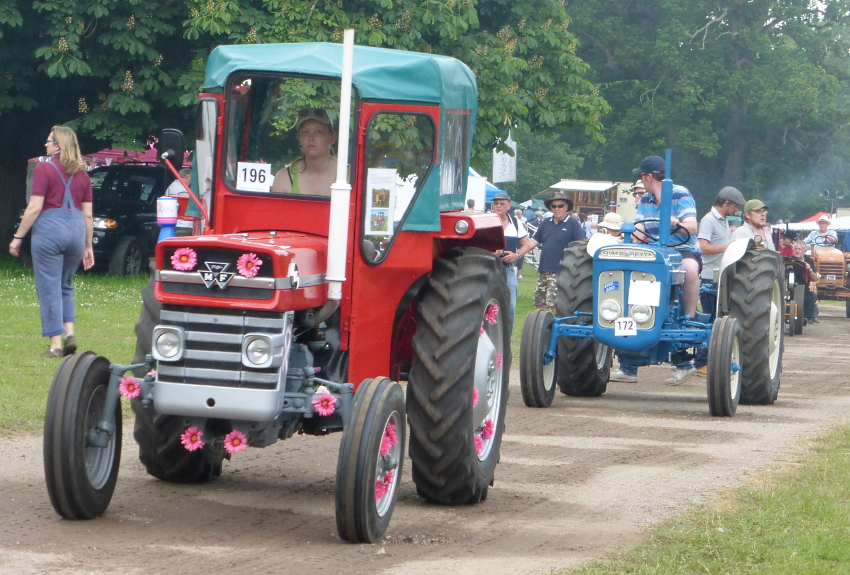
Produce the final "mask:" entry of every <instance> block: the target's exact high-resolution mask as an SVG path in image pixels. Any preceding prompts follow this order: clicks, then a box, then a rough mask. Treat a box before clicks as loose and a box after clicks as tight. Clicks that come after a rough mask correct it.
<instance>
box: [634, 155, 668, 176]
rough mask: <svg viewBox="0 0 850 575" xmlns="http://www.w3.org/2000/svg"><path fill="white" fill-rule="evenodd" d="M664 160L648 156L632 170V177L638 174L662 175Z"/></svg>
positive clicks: (659, 157)
mask: <svg viewBox="0 0 850 575" xmlns="http://www.w3.org/2000/svg"><path fill="white" fill-rule="evenodd" d="M664 167H665V164H664V158H662V157H661V156H648V157H646V158H644V159H643V161H642V162H641V163H640V167H639V168H635V169H634V170H632V175H635V176H637V175H639V174H659V175H663V174H664Z"/></svg>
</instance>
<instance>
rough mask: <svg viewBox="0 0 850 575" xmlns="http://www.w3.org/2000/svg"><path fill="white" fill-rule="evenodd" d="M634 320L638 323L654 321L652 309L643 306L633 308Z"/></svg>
mask: <svg viewBox="0 0 850 575" xmlns="http://www.w3.org/2000/svg"><path fill="white" fill-rule="evenodd" d="M632 319H633V320H635V322H637V323H646V322H648V321H649V320H651V319H652V307H651V306H648V305H642V304H641V305H636V306H634V307H632Z"/></svg>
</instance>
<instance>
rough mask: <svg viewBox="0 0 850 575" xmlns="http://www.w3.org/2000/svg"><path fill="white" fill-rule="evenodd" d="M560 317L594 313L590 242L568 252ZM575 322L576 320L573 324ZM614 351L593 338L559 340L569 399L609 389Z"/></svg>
mask: <svg viewBox="0 0 850 575" xmlns="http://www.w3.org/2000/svg"><path fill="white" fill-rule="evenodd" d="M555 311H556V313H557V316H558V317H569V316H572V315H573V314H574V313H575V312H577V311H581V312H589V313H593V311H594V310H593V258H591V257H590V255H589V254H588V253H587V241H586V240H585V241H578V242H573V243H571V244H570V245H569V247H568V248H567V249H566V250H564V257H563V258H561V271H560V272H559V273H558V294H557V296H556V297H555ZM571 321H572V320H571ZM613 357H614V351H613V350H612V349H611V348H610V347H609V346H607V345H602V344H601V343H599V342H598V341H597V340H595V339H593V338H590V337H588V338H584V339H578V338H574V337H560V338H558V360H557V369H556V373H557V377H558V387H559V388H560V389H561V392H562V393H564V394H566V395H574V396H579V397H598V396H600V395H602V394H603V393H605V390H606V389H608V378H609V376H610V375H611V362H612V359H613Z"/></svg>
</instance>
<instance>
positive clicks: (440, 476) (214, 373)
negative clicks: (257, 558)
mask: <svg viewBox="0 0 850 575" xmlns="http://www.w3.org/2000/svg"><path fill="white" fill-rule="evenodd" d="M476 102H477V92H476V84H475V79H474V76H473V74H472V73H471V71H470V70H469V68H467V67H466V66H465V65H464V64H462V63H461V62H459V61H457V60H455V59H453V58H448V57H442V56H435V55H428V54H418V53H412V52H402V51H394V50H387V49H379V48H367V47H353V42H351V43H348V44H346V46H345V48H344V47H343V45H338V44H324V43H308V44H287V45H270V44H266V45H246V46H222V47H219V48H216V49H215V50H214V51H213V52H212V54H211V55H210V58H209V63H208V66H207V72H206V81H205V84H204V89H203V93H201V95H200V98H199V110H198V123H197V134H196V137H197V142H196V145H195V156H194V160H193V164H192V169H193V178H192V190H191V191H192V193H193V194H194V195H195V196H196V198H197V201H198V202H199V212H200V213H199V215H198V218H199V227H200V228H201V230H202V232H201V233H200V234H199V235H196V236H191V237H176V238H170V239H165V240H163V241H161V242H160V243H159V244H158V245H157V248H156V269H155V271H154V273H153V277H152V280H151V284H150V285H149V287H148V289H147V290H145V292H144V293H143V301H144V306H143V310H142V314H141V318H140V320H139V323H138V324H137V326H136V333H137V336H138V340H137V357H136V358H135V360H134V363H133V364H132V365H110V364H109V362H108V361H107V360H106V359H104V358H102V357H100V356H97V355H95V354H93V353H91V352H82V353H78V354H76V355H74V356H71V357H69V358H66V359H65V360H64V361H63V363H62V364H61V366H60V367H59V369H58V371H57V373H56V376H55V378H54V382H53V387H52V389H51V393H50V400H49V405H48V412H47V418H46V425H45V470H46V476H47V484H48V489H49V492H50V497H51V501H52V503H53V505H54V508H55V509H56V511H57V512H58V513H59V514H60V515H62V516H64V517H67V518H72V519H82V518H91V517H95V516H98V515H100V514H101V513H103V512H104V511H105V509H106V507H107V506H108V504H109V501H110V499H111V497H112V492H113V489H114V487H115V482H116V476H117V471H118V462H119V456H120V446H121V410H120V408H118V407H117V405H118V397H119V394H123V395H125V396H128V397H133V399H132V407H133V410H134V412H135V415H136V419H135V428H134V436H135V439H136V441H137V442H138V444H139V456H140V459H141V461H142V463H143V464H144V465H145V467H146V469H147V471H148V472H149V473H150V474H151V475H153V476H154V477H157V478H159V479H162V480H166V481H174V482H197V483H202V482H206V481H208V480H210V479H211V478H213V477H215V476H217V475H219V474H220V473H221V471H222V463H223V460H224V459H226V458H227V459H229V458H230V457H231V456H232V455H233V454H234V453H236V452H238V451H240V450H242V449H244V448H245V447H247V446H251V447H263V446H267V445H270V444H272V443H274V442H276V441H277V440H279V439H287V438H290V437H292V436H293V435H295V434H299V433H307V434H312V435H324V434H327V433H330V432H335V431H341V432H342V434H343V436H342V441H341V446H340V451H339V458H338V467H337V477H336V521H337V528H338V531H339V534H340V536H341V537H342V538H343V539H345V540H347V541H354V542H374V541H376V540H379V539H380V538H381V537H382V536H383V533H384V532H385V530H386V528H387V525H388V523H389V521H390V517H391V515H392V512H393V508H394V505H395V501H396V495H397V491H398V489H397V488H398V485H399V482H400V480H401V471H402V463H403V460H404V447H405V445H406V443H407V441H406V434H407V426H408V425H409V429H410V438H409V455H410V458H411V460H412V464H413V480H414V482H415V484H416V489H417V492H418V493H419V494H420V495H421V496H422V497H424V498H426V499H428V500H430V501H433V502H439V503H444V504H466V503H475V502H478V501H481V500H483V499H485V498H486V496H487V489H488V486H490V485H492V484H493V478H494V470H495V467H496V463H497V461H498V459H499V449H500V445H501V439H502V433H503V431H504V417H505V407H506V403H507V397H508V369H509V366H510V361H511V357H510V353H511V352H510V333H511V319H510V314H509V312H508V310H509V299H508V298H509V296H508V287H507V283H506V273H505V267H504V265H503V264H502V263H501V262H500V261H499V260H498V259H497V258H496V257H495V256H494V255H493V251H494V250H497V249H500V248H502V247H503V246H504V238H503V234H502V228H501V225H500V222H499V220H498V218H497V217H496V216H495V215H492V214H480V213H478V214H477V213H470V212H463V211H461V210H462V207H463V200H464V191H465V186H466V175H467V173H468V163H469V162H468V158H469V153H470V149H471V140H472V134H473V128H474V124H475V116H476V112H477V106H476ZM337 111H338V112H337ZM324 114H327V115H328V118H329V119H330V122H331V123H332V125H333V126H334V131H335V132H337V133H338V134H339V142H338V151H337V153H336V156H337V157H338V158H339V162H338V163H337V177H336V180H335V182H334V183H333V185H332V186H331V189H330V190H326V191H322V192H321V193H315V192H312V193H304V190H307V186H306V184H305V182H304V181H302V182H301V184H302V185H301V189H299V188H298V187H296V186H294V185H290V186H284V187H285V188H286V191H283V192H281V191H280V189H281V188H280V186H275V185H274V184H273V181H274V180H276V179H277V178H285V177H289V176H290V175H291V173H292V172H291V171H290V172H287V170H285V169H284V166H286V165H287V164H288V163H289V162H291V161H293V159H296V158H299V156H300V154H303V153H306V152H305V150H304V147H303V145H302V146H301V149H300V150H299V146H298V142H297V141H296V139H295V138H294V137H293V136H294V133H293V132H294V127H295V126H296V125H299V115H302V116H303V115H307V116H311V117H322V118H324ZM336 126H338V129H336ZM349 138H350V139H351V141H350V145H349ZM182 148H183V142H182V134H180V133H179V132H177V131H174V130H172V131H166V132H164V133H163V137H162V138H161V140H160V150H161V151H162V152H163V156H165V157H166V158H173V159H174V161H175V163H179V162H180V159H181V158H182V152H183V150H182ZM343 159H344V161H343ZM294 165H296V166H297V161H296V162H295V164H294ZM173 167H174V168H178V167H179V166H177V165H174V166H173ZM296 172H297V169H296ZM348 181H350V182H351V185H348ZM296 192H299V193H296ZM130 370H134V371H135V373H136V374H137V375H138V377H125V374H126V373H127V372H128V371H130ZM398 381H407V384H406V389H405V388H403V387H402V386H401V385H400V384H399V383H397V382H398Z"/></svg>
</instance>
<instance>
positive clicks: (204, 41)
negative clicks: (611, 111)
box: [0, 0, 608, 232]
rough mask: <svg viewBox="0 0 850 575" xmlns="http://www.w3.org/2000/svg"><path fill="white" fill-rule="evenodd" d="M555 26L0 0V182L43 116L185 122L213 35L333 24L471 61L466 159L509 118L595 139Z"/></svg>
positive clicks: (266, 0) (549, 18) (459, 7)
mask: <svg viewBox="0 0 850 575" xmlns="http://www.w3.org/2000/svg"><path fill="white" fill-rule="evenodd" d="M568 23H569V18H568V17H567V15H566V13H565V11H564V7H563V0H424V1H423V0H313V1H310V2H302V1H300V0H164V1H163V2H156V3H151V2H143V1H142V0H75V1H74V2H69V1H67V0H35V1H26V0H0V63H1V64H2V66H0V70H2V73H0V128H2V129H3V133H4V134H16V135H17V138H16V139H15V140H14V141H12V138H9V142H5V143H3V144H0V150H2V151H3V152H4V153H3V155H2V160H0V184H2V185H7V186H8V185H9V184H10V182H11V183H14V184H15V187H17V183H19V182H21V181H22V180H21V177H22V176H19V175H18V174H17V173H16V171H18V172H20V174H22V173H23V160H24V159H25V158H26V157H30V156H33V155H36V154H37V153H38V152H39V151H40V149H41V142H42V141H43V138H44V136H45V135H46V134H47V131H49V129H50V126H51V125H53V124H55V123H64V124H69V125H71V126H73V127H75V128H77V130H78V132H79V133H80V135H81V136H83V139H84V141H85V140H86V139H88V140H96V141H97V144H96V145H101V146H102V145H111V146H115V147H127V148H139V147H142V146H143V145H144V143H145V142H146V140H147V137H148V136H149V135H150V134H154V133H156V132H157V131H158V129H159V128H162V127H164V126H167V125H170V126H176V127H182V128H186V129H188V130H191V127H192V126H193V123H192V122H191V116H192V114H193V111H194V110H193V107H192V106H193V104H194V102H195V99H196V95H197V93H198V90H199V89H200V87H201V85H202V82H203V77H204V65H205V62H206V57H207V56H208V54H209V52H210V51H211V50H212V48H213V47H215V46H216V45H218V44H233V43H268V42H300V41H311V42H312V41H329V42H338V41H341V37H342V31H343V30H344V29H345V28H354V29H355V31H356V41H357V42H358V43H359V44H366V45H371V46H386V47H391V48H397V49H402V50H416V51H420V52H431V53H439V54H445V55H450V56H454V57H457V58H459V59H460V60H462V61H464V62H466V63H467V64H468V65H469V66H470V67H471V68H472V69H473V70H474V72H475V73H476V76H477V78H478V83H479V95H480V102H479V106H480V107H479V109H480V115H479V121H478V124H477V130H476V133H475V141H474V157H475V161H476V162H477V163H478V165H481V166H486V165H487V164H489V155H490V150H491V148H492V146H493V145H494V144H498V143H499V142H500V141H501V139H502V138H504V137H506V136H507V133H508V130H509V129H510V128H511V127H514V128H517V129H520V130H523V131H529V132H530V131H534V132H535V133H541V134H542V133H551V132H552V131H554V130H562V129H565V128H568V127H575V128H577V129H579V130H580V131H581V133H582V134H583V135H584V136H585V137H587V138H589V139H590V140H592V141H598V140H601V129H602V123H601V117H602V116H603V115H604V114H605V113H606V112H607V111H608V108H607V104H606V103H605V101H604V99H603V98H602V97H601V96H600V95H599V93H598V91H597V89H596V87H595V86H594V85H593V84H592V83H590V82H589V81H588V80H587V79H586V76H587V73H588V67H587V65H586V64H585V63H584V62H582V61H581V60H580V59H579V58H577V57H576V55H575V50H576V49H577V46H578V44H577V42H576V40H575V38H574V37H573V35H572V34H571V32H570V31H569V30H568ZM94 145H95V144H94V142H92V143H91V144H90V147H89V150H90V149H91V147H94ZM87 151H88V150H87ZM19 189H20V188H19ZM2 224H3V222H0V232H3V231H6V230H4V226H3V225H2Z"/></svg>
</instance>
